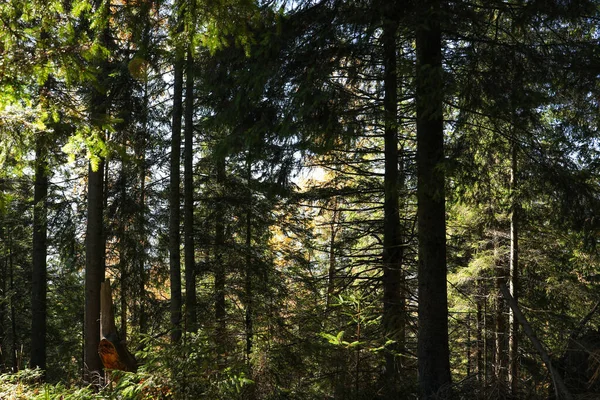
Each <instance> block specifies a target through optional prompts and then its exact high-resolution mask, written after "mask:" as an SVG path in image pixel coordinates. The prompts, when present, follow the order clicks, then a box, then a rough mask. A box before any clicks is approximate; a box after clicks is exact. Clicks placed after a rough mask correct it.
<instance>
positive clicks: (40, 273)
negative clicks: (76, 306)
mask: <svg viewBox="0 0 600 400" xmlns="http://www.w3.org/2000/svg"><path fill="white" fill-rule="evenodd" d="M46 134H47V133H45V134H40V135H38V137H37V139H36V149H35V178H34V179H35V182H34V191H33V204H34V206H33V265H32V271H31V318H32V319H31V360H30V366H31V368H40V369H44V370H45V369H46V290H47V284H46V282H47V279H46V255H47V247H46V238H47V222H46V221H47V215H48V206H47V197H48V164H47V160H46V157H47V150H46V137H45V136H44V135H46Z"/></svg>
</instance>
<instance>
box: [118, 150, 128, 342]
mask: <svg viewBox="0 0 600 400" xmlns="http://www.w3.org/2000/svg"><path fill="white" fill-rule="evenodd" d="M121 145H123V146H125V143H124V141H123V143H121ZM120 174H121V176H120V177H119V181H118V182H119V192H120V194H119V196H120V197H121V207H120V211H121V218H119V221H118V222H117V223H118V225H119V238H118V243H119V245H118V249H119V271H120V273H121V282H120V284H121V293H120V302H121V318H120V319H121V327H120V330H121V339H122V340H127V314H128V311H129V310H128V305H127V292H128V289H129V288H130V287H131V284H130V275H129V271H128V266H127V259H128V258H129V257H128V255H127V245H126V240H125V235H127V229H126V226H125V225H126V223H127V221H128V220H129V218H128V215H127V212H126V211H125V207H126V197H127V179H126V172H125V162H124V160H121V171H120Z"/></svg>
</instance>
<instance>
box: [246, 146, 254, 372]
mask: <svg viewBox="0 0 600 400" xmlns="http://www.w3.org/2000/svg"><path fill="white" fill-rule="evenodd" d="M246 180H247V183H248V199H247V201H248V203H247V208H246V271H245V272H246V277H245V278H246V282H245V285H246V287H245V290H246V299H245V303H246V326H245V328H246V360H247V361H248V365H249V366H250V357H251V355H252V342H253V340H254V319H253V309H252V306H253V303H254V302H253V300H254V293H253V287H252V279H253V271H252V269H253V266H252V187H251V184H252V158H251V155H250V150H248V154H247V159H246Z"/></svg>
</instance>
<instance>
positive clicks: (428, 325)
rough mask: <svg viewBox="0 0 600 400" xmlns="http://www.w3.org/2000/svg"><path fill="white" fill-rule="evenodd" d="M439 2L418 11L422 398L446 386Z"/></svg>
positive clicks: (430, 0) (426, 3)
mask: <svg viewBox="0 0 600 400" xmlns="http://www.w3.org/2000/svg"><path fill="white" fill-rule="evenodd" d="M440 18H441V16H440V2H439V1H438V0H426V1H422V2H421V3H419V6H418V11H417V34H416V37H417V41H416V52H417V86H416V103H417V202H418V210H417V229H418V239H419V266H418V281H419V283H418V286H419V333H418V350H417V356H418V363H419V385H420V388H421V394H422V397H423V398H424V399H430V398H434V397H435V396H436V395H438V394H441V392H442V391H444V390H449V387H448V386H449V385H450V383H451V378H450V361H449V358H450V357H449V346H448V297H447V288H446V215H445V209H446V207H445V191H444V184H445V178H444V165H443V162H444V121H443V92H442V52H441V29H440Z"/></svg>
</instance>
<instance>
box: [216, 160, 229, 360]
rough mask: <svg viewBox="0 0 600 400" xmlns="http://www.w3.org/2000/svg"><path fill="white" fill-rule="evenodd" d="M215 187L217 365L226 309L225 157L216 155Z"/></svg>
mask: <svg viewBox="0 0 600 400" xmlns="http://www.w3.org/2000/svg"><path fill="white" fill-rule="evenodd" d="M217 158H218V159H217V165H216V167H217V187H218V198H217V204H216V207H215V217H216V222H215V266H214V268H215V271H214V273H215V320H216V324H217V326H216V330H215V334H216V341H215V342H216V345H217V356H218V359H219V363H220V364H221V363H223V362H224V359H223V354H224V353H225V343H226V340H225V339H226V330H227V327H226V321H225V317H226V312H227V310H226V308H225V259H224V252H225V216H224V213H225V205H224V201H225V193H224V190H225V189H224V185H225V156H224V155H217Z"/></svg>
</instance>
